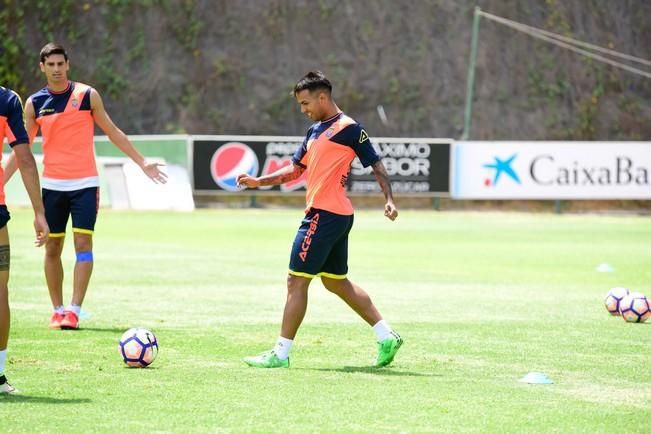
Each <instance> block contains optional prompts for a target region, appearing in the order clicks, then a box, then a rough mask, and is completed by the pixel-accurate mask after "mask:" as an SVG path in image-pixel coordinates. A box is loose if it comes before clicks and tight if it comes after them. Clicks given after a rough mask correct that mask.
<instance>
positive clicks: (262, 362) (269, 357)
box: [243, 350, 289, 368]
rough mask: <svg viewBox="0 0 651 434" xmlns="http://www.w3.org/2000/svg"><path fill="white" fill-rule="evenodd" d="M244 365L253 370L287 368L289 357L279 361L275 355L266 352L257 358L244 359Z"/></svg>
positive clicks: (271, 352)
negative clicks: (251, 367)
mask: <svg viewBox="0 0 651 434" xmlns="http://www.w3.org/2000/svg"><path fill="white" fill-rule="evenodd" d="M243 360H244V363H246V364H247V365H249V366H253V367H254V368H289V357H288V358H286V359H285V360H280V359H279V358H278V356H277V355H276V353H274V352H273V350H271V351H266V352H264V353H262V354H260V355H258V356H251V357H245V358H244V359H243Z"/></svg>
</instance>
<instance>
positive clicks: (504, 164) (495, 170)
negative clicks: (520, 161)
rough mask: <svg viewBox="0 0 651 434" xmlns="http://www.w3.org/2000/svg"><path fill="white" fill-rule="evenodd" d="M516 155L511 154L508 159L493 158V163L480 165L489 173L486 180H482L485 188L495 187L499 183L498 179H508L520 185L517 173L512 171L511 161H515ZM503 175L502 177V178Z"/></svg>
mask: <svg viewBox="0 0 651 434" xmlns="http://www.w3.org/2000/svg"><path fill="white" fill-rule="evenodd" d="M517 156H518V154H513V155H511V156H510V157H508V158H504V159H502V158H500V157H493V162H491V163H487V164H484V165H482V167H484V168H486V169H488V171H489V172H490V174H489V175H492V176H488V177H486V178H484V186H486V187H496V186H497V184H498V183H499V182H500V179H505V178H510V179H511V181H513V182H515V183H517V184H522V181H520V177H519V176H518V173H517V172H516V171H515V169H513V161H514V160H515V159H516V157H517ZM502 175H504V177H502Z"/></svg>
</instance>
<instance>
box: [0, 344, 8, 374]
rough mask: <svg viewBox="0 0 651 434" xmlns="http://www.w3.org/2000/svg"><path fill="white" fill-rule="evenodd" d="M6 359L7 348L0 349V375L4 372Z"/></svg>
mask: <svg viewBox="0 0 651 434" xmlns="http://www.w3.org/2000/svg"><path fill="white" fill-rule="evenodd" d="M6 361H7V349H6V348H5V349H4V350H2V351H0V375H2V374H4V373H5V362H6Z"/></svg>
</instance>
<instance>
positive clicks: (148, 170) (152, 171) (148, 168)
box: [142, 163, 167, 184]
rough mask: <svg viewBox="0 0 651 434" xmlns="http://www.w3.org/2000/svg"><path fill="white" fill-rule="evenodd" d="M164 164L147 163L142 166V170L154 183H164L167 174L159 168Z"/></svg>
mask: <svg viewBox="0 0 651 434" xmlns="http://www.w3.org/2000/svg"><path fill="white" fill-rule="evenodd" d="M160 166H164V164H161V163H149V164H145V165H144V166H142V171H143V172H145V175H147V176H148V177H149V179H151V180H152V181H154V182H155V183H156V184H165V183H166V182H167V174H166V173H165V172H163V171H161V170H160V169H159V167H160Z"/></svg>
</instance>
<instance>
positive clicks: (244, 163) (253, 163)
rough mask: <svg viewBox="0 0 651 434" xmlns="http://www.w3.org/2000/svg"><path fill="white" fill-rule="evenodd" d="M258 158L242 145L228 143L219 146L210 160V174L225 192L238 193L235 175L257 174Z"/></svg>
mask: <svg viewBox="0 0 651 434" xmlns="http://www.w3.org/2000/svg"><path fill="white" fill-rule="evenodd" d="M258 167H259V163H258V157H257V156H256V155H255V152H253V150H252V149H251V148H249V147H248V146H246V145H245V144H244V143H239V142H229V143H225V144H223V145H222V146H220V147H219V148H218V149H217V150H216V151H215V153H214V154H213V156H212V158H211V159H210V174H211V175H212V179H213V180H214V181H215V183H216V184H217V185H218V186H219V187H220V188H221V189H223V190H226V191H239V189H238V187H237V175H240V174H242V173H246V174H247V175H249V176H257V174H258Z"/></svg>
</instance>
